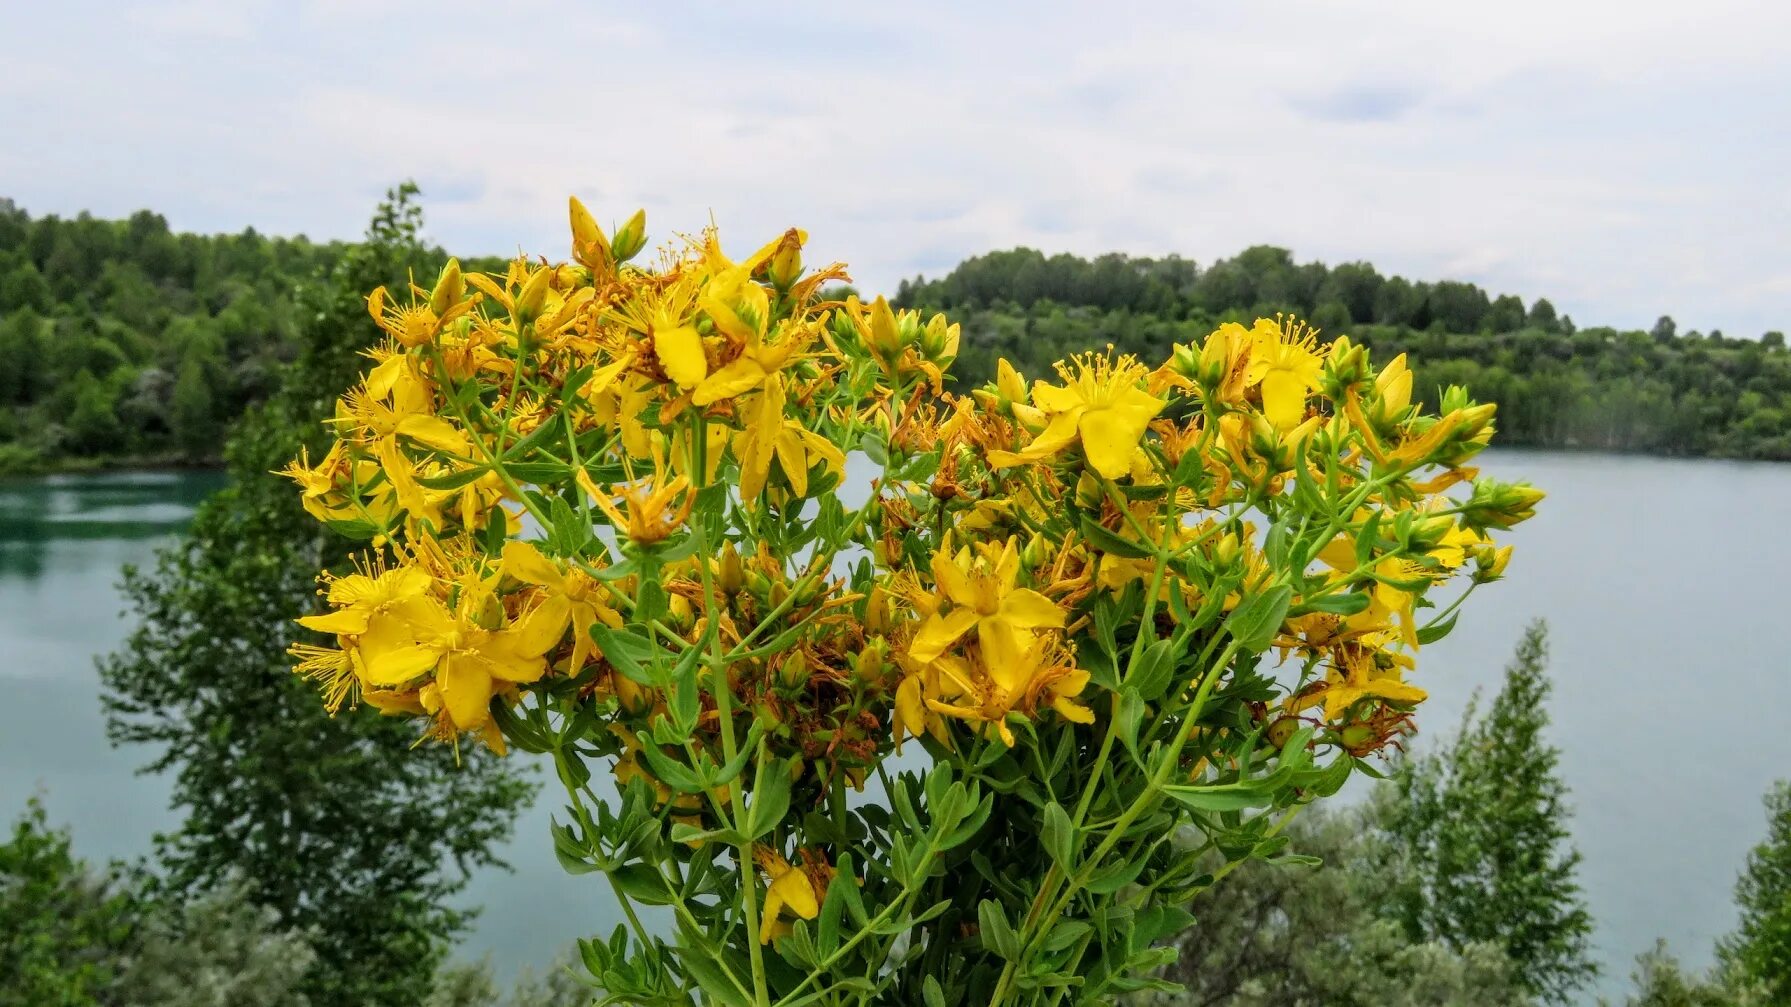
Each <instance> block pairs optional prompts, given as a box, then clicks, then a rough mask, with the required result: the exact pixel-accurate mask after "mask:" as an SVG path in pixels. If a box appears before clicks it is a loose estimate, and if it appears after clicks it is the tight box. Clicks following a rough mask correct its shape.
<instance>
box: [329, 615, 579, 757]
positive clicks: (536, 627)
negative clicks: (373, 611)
mask: <svg viewBox="0 0 1791 1007" xmlns="http://www.w3.org/2000/svg"><path fill="white" fill-rule="evenodd" d="M489 597H490V596H489V595H487V594H486V593H484V592H482V591H480V590H477V589H476V588H473V587H469V586H465V585H463V586H462V588H461V590H460V592H459V596H458V598H457V599H456V601H455V605H454V607H453V608H452V609H450V608H449V607H448V606H446V605H444V604H442V603H441V602H440V601H437V600H436V599H434V598H432V597H427V596H422V597H416V598H412V599H410V600H408V601H405V602H403V603H402V604H399V605H396V606H394V607H393V608H392V609H391V610H389V611H388V612H385V613H383V614H381V615H378V616H376V617H374V618H373V619H372V620H370V622H369V623H368V626H367V629H366V631H365V632H364V633H362V634H361V635H360V637H359V638H358V640H357V641H356V642H357V647H358V649H359V651H360V655H361V660H362V675H363V678H364V680H365V681H366V682H367V684H369V685H373V686H376V687H382V688H393V687H397V686H402V685H405V684H406V683H409V682H413V681H415V680H417V679H419V678H421V677H423V676H424V675H426V674H428V673H430V672H431V671H433V672H434V679H435V680H434V683H433V684H434V685H435V687H436V690H437V691H436V695H438V696H439V700H440V704H441V708H442V709H443V710H444V711H445V712H446V713H447V715H448V718H449V720H450V721H451V723H452V724H453V726H454V727H455V728H457V729H459V730H463V731H470V730H477V729H478V728H481V727H483V726H484V725H485V723H486V721H487V720H488V719H489V715H490V711H489V707H490V706H491V699H492V697H493V696H495V695H496V694H497V692H498V690H499V689H500V688H502V687H504V686H505V685H508V684H512V683H520V682H533V681H535V680H536V679H538V678H540V677H541V675H542V674H543V673H544V672H545V671H546V670H547V663H546V661H545V660H544V659H543V656H544V655H545V654H546V653H547V652H548V651H550V650H552V649H553V648H554V647H555V646H556V645H558V644H559V642H560V639H561V637H563V636H564V635H565V633H566V624H567V621H568V619H569V617H570V614H571V609H572V605H571V602H570V601H569V600H568V599H566V598H565V597H563V596H549V597H548V598H547V600H545V601H543V602H542V603H541V604H539V605H537V606H535V607H534V608H532V609H530V610H529V611H527V612H525V613H523V614H522V615H521V616H519V617H518V618H516V619H514V620H512V621H509V622H508V624H507V625H503V626H501V627H500V628H497V629H488V628H486V626H485V625H483V624H482V622H481V620H480V615H481V614H482V611H481V610H482V609H484V608H485V607H486V604H485V603H486V602H487V600H488V599H489ZM429 701H430V700H429V697H428V696H425V698H424V705H425V707H427V706H428V705H429ZM431 712H434V711H433V710H432V711H431Z"/></svg>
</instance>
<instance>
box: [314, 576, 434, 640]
mask: <svg viewBox="0 0 1791 1007" xmlns="http://www.w3.org/2000/svg"><path fill="white" fill-rule="evenodd" d="M434 583H435V578H433V577H431V576H430V575H429V574H428V572H427V571H425V570H422V569H420V568H418V567H415V566H408V565H405V566H395V567H392V568H391V569H389V570H388V569H386V568H385V566H384V561H383V560H381V559H380V558H379V557H377V556H375V557H373V558H372V559H370V560H367V561H365V563H364V565H360V568H359V569H358V571H357V572H355V573H352V574H349V575H347V576H345V577H334V578H331V579H330V586H329V591H328V595H327V597H328V599H329V603H330V604H331V605H333V606H335V608H336V610H335V611H334V612H330V613H328V614H326V615H308V616H305V617H304V618H302V619H300V620H298V624H299V625H301V626H303V627H305V628H306V629H309V630H315V631H316V632H319V633H330V634H333V635H336V636H355V635H357V634H360V633H364V632H366V630H367V623H368V622H369V621H370V620H371V619H372V618H373V617H374V616H376V615H379V614H380V613H382V612H385V611H387V610H389V609H391V608H392V607H393V606H396V605H399V604H401V603H403V602H407V601H410V600H411V599H413V598H419V597H422V596H423V595H424V594H425V593H427V592H428V590H429V589H430V587H431V586H432V585H433V584H434Z"/></svg>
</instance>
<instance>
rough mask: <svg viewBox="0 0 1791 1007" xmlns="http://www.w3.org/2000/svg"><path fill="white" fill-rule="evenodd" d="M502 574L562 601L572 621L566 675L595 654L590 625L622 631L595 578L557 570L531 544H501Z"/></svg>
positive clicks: (594, 643)
mask: <svg viewBox="0 0 1791 1007" xmlns="http://www.w3.org/2000/svg"><path fill="white" fill-rule="evenodd" d="M504 573H506V574H508V575H510V576H511V577H514V578H516V579H517V580H519V581H522V582H523V583H524V584H534V585H536V586H537V587H543V588H546V589H547V590H548V591H550V592H552V593H553V594H554V595H555V596H557V597H561V598H565V599H566V601H567V603H568V612H569V614H570V617H571V620H572V656H571V657H570V658H569V659H568V660H567V663H566V674H567V675H577V674H578V673H579V672H580V671H582V670H583V669H584V666H585V661H586V660H587V659H588V658H589V657H590V656H591V655H592V654H594V653H597V642H596V641H595V640H593V639H592V638H591V626H592V625H593V624H595V623H599V622H601V623H603V624H604V625H605V626H608V627H609V628H611V629H621V628H622V617H621V615H620V614H618V613H617V612H616V610H615V609H613V608H611V607H610V606H609V603H608V602H606V601H604V600H603V588H602V587H601V585H599V584H598V583H597V581H596V579H595V578H593V577H592V576H591V575H590V574H588V573H585V572H584V571H583V570H579V569H576V568H573V569H567V570H561V569H560V565H559V564H558V563H556V562H554V561H553V560H551V559H548V558H547V557H546V556H544V555H542V554H541V550H540V549H537V548H536V547H535V544H534V543H533V542H522V541H519V540H516V539H512V540H510V541H508V542H505V543H504Z"/></svg>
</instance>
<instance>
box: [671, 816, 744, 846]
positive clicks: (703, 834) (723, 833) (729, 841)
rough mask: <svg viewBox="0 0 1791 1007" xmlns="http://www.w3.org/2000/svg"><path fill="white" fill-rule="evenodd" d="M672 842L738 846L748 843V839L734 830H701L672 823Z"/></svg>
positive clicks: (679, 823) (687, 825) (685, 824)
mask: <svg viewBox="0 0 1791 1007" xmlns="http://www.w3.org/2000/svg"><path fill="white" fill-rule="evenodd" d="M671 836H672V842H674V843H722V844H725V845H728V846H738V845H740V844H741V843H743V842H745V841H746V837H745V836H742V835H741V834H740V833H738V832H735V831H734V830H733V829H699V828H697V827H696V826H694V825H689V824H687V823H684V822H673V823H672V832H671Z"/></svg>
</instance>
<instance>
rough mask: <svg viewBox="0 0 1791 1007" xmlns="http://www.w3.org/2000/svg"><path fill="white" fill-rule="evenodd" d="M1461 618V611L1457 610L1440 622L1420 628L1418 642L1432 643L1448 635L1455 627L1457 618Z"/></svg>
mask: <svg viewBox="0 0 1791 1007" xmlns="http://www.w3.org/2000/svg"><path fill="white" fill-rule="evenodd" d="M1459 618H1461V613H1460V612H1456V613H1455V614H1454V615H1451V616H1450V617H1449V618H1447V619H1444V620H1442V621H1440V622H1433V623H1431V624H1430V625H1428V626H1425V627H1424V628H1422V629H1420V630H1418V642H1419V643H1420V644H1431V643H1435V642H1437V641H1438V640H1441V639H1442V638H1443V637H1445V636H1448V635H1449V633H1450V632H1451V631H1452V630H1454V629H1455V620H1457V619H1459Z"/></svg>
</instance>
